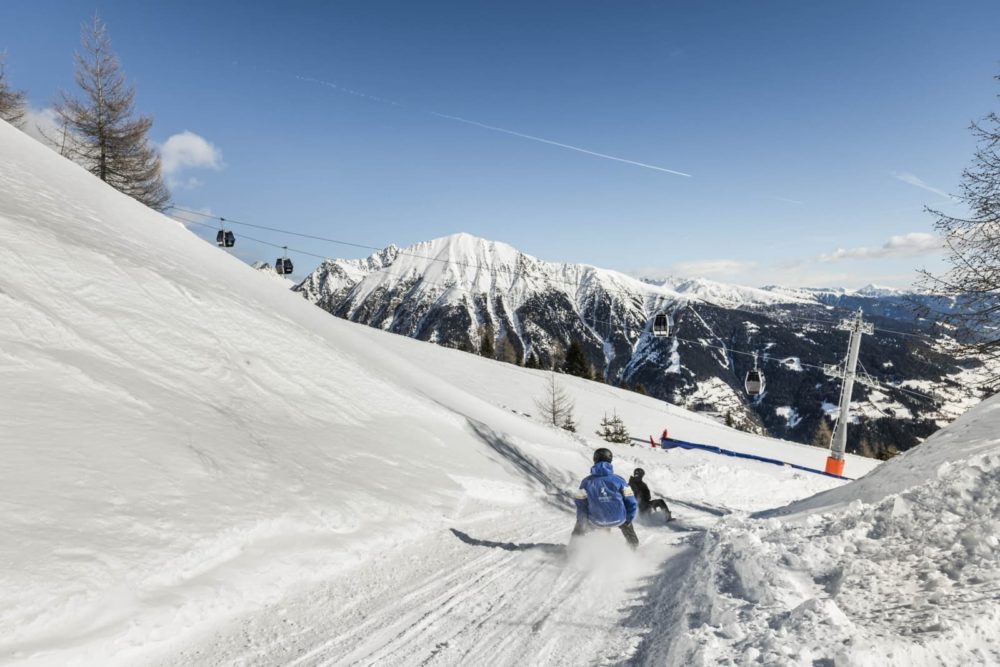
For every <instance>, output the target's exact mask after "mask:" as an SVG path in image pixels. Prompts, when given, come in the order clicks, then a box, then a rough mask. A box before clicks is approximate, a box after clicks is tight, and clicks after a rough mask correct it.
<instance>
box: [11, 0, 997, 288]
mask: <svg viewBox="0 0 1000 667" xmlns="http://www.w3.org/2000/svg"><path fill="white" fill-rule="evenodd" d="M95 10H97V11H99V13H100V15H101V17H102V18H103V19H104V20H105V21H106V23H107V24H108V27H109V30H110V32H111V37H112V40H113V43H114V46H115V49H116V51H117V52H118V54H119V55H120V57H121V59H122V62H123V65H124V70H125V72H126V74H127V75H128V77H129V78H130V79H131V80H132V81H133V82H134V83H135V84H136V86H137V88H138V98H137V104H138V108H139V110H140V111H141V112H143V113H148V114H151V115H153V116H154V118H155V124H154V127H153V139H154V140H156V141H157V142H158V143H160V144H163V145H164V146H165V151H166V147H169V149H170V150H169V151H168V152H169V166H170V168H171V171H170V174H169V178H170V181H171V182H172V183H173V184H174V186H175V187H174V200H175V203H177V204H179V205H182V206H186V207H190V208H194V209H204V210H210V211H212V212H214V213H216V214H219V215H223V216H226V217H230V218H234V219H237V220H246V221H248V222H255V223H258V224H263V225H269V226H275V227H284V228H290V229H294V230H297V231H301V232H305V233H310V234H317V235H322V236H329V237H334V238H338V239H343V240H347V241H352V242H356V243H361V244H365V245H371V246H383V245H387V244H389V243H396V244H398V245H408V244H411V243H414V242H417V241H420V240H426V239H429V238H434V237H438V236H442V235H445V234H449V233H452V232H456V231H466V232H469V233H473V234H477V235H480V236H485V237H487V238H492V239H496V240H500V241H504V242H507V243H510V244H511V245H514V246H516V247H518V248H520V249H522V250H524V251H526V252H529V253H531V254H534V255H536V256H539V257H541V258H543V259H548V260H560V261H572V262H585V263H590V264H595V265H598V266H603V267H607V268H613V269H619V270H624V271H630V272H638V273H642V274H649V275H658V274H664V273H668V272H672V273H675V274H684V275H706V276H708V277H711V278H715V279H718V280H723V281H731V282H743V283H747V284H768V283H784V284H797V285H833V284H837V285H845V286H853V287H857V286H860V285H863V284H865V283H867V282H878V283H881V284H889V285H897V286H901V285H905V284H907V283H909V282H910V281H911V280H912V277H913V272H914V269H915V268H916V267H919V266H929V267H936V266H938V265H939V260H938V259H937V256H936V255H935V246H936V243H935V241H934V240H933V238H932V237H931V236H930V235H931V234H932V232H933V230H932V219H931V217H930V216H928V215H927V214H925V213H923V212H922V207H923V206H924V205H925V204H929V205H933V206H943V207H951V209H950V210H955V211H957V210H958V209H955V208H954V204H953V203H952V202H951V201H950V200H949V199H947V198H946V197H945V196H943V194H942V193H947V192H955V191H956V189H957V186H958V182H959V175H960V173H961V170H962V168H963V167H965V166H966V165H967V164H968V163H969V160H970V158H971V155H972V151H973V147H974V144H973V140H972V137H971V135H970V134H969V132H968V130H967V126H968V124H969V122H970V121H971V120H973V119H975V118H979V117H981V116H983V115H985V114H986V113H987V112H988V111H990V110H995V109H997V107H998V106H1000V105H998V102H997V99H996V94H997V93H998V92H1000V84H997V82H995V81H993V79H992V77H993V76H994V75H996V74H997V73H1000V3H998V2H995V0H989V1H987V0H983V1H969V2H949V3H942V2H920V1H916V2H915V1H905V2H904V1H900V2H871V1H867V2H860V1H858V2H823V3H806V2H799V1H787V2H753V3H749V2H704V1H696V0H690V1H683V2H629V3H608V2H583V1H575V2H513V1H508V2H489V3H486V2H422V3H417V2H374V1H367V2H323V3H321V2H283V3H277V2H275V3H260V2H258V3H242V2H214V3H208V2H180V1H178V2H126V1H121V2H119V1H106V0H91V1H90V2H79V1H76V0H61V1H56V0H32V1H17V0H12V1H9V2H4V3H0V49H5V50H6V51H7V72H8V76H9V78H10V82H11V83H12V84H13V85H15V86H16V87H19V88H24V89H26V90H27V91H28V95H29V99H30V102H31V104H32V106H33V107H34V108H35V109H36V111H38V112H39V114H38V115H37V116H36V117H38V118H44V111H43V110H44V109H45V108H47V107H49V106H50V105H51V103H52V102H53V100H54V99H55V98H56V95H57V92H58V91H59V90H60V89H66V90H72V89H73V80H72V76H73V66H72V55H73V52H74V51H75V50H76V49H78V45H79V28H80V24H81V23H82V22H84V21H86V20H87V19H88V18H89V17H90V16H92V14H93V12H94V11H95ZM321 82H327V83H330V84H334V86H336V87H334V86H330V85H325V84H324V83H321ZM449 117H450V118H449ZM458 119H464V121H472V123H470V122H463V121H462V120H458ZM473 123H480V124H482V125H487V126H491V127H494V128H502V129H505V130H509V131H511V132H516V133H520V134H526V135H531V136H533V137H537V138H541V139H545V140H548V141H552V142H557V143H562V144H566V145H570V146H573V147H577V148H581V149H584V150H587V151H591V152H595V153H602V154H605V155H607V156H613V157H618V158H622V159H625V160H629V161H632V162H638V163H642V164H645V165H650V166H655V167H660V168H663V169H669V170H674V171H679V172H683V173H686V174H690V177H687V176H680V175H676V174H672V173H668V172H666V171H661V170H659V169H653V168H649V167H644V166H639V165H635V164H630V163H626V162H621V161H617V160H612V159H609V158H606V157H599V156H596V155H592V154H588V153H584V152H580V151H577V150H570V149H568V148H564V147H560V146H556V145H553V144H550V143H543V142H541V141H537V140H533V139H528V138H524V137H520V136H515V135H513V134H509V133H505V132H501V131H497V130H492V129H487V128H486V127H483V126H482V125H475V124H473ZM185 133H189V134H185ZM236 231H237V233H239V231H240V230H239V229H237V230H236ZM253 235H254V236H256V237H258V238H261V239H264V240H268V241H272V242H277V243H280V244H284V243H288V244H289V245H292V246H293V247H299V248H303V249H306V250H309V251H310V252H315V253H318V254H321V255H327V256H339V257H356V256H359V255H361V254H363V253H362V252H361V251H359V250H356V249H352V248H350V247H340V246H336V245H331V244H325V243H320V242H311V241H306V240H302V239H291V240H290V239H287V238H285V239H284V240H282V239H283V237H281V236H280V235H277V234H272V233H269V232H264V231H255V232H254V233H253ZM239 247H240V251H241V255H242V256H244V257H247V258H261V259H269V260H273V256H274V254H275V251H274V250H273V249H272V248H268V247H261V246H257V245H255V244H252V243H250V242H241V243H239ZM297 259H299V261H298V263H297V266H298V267H299V268H300V269H302V270H305V269H308V268H311V266H313V265H314V264H315V262H316V260H314V259H312V258H309V257H304V256H303V257H299V258H297Z"/></svg>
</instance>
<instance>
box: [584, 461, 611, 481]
mask: <svg viewBox="0 0 1000 667" xmlns="http://www.w3.org/2000/svg"><path fill="white" fill-rule="evenodd" d="M590 474H591V475H593V476H594V477H607V476H608V475H614V474H615V469H614V468H612V467H611V464H610V463H608V462H607V461H599V462H597V463H595V464H594V467H592V468H591V469H590Z"/></svg>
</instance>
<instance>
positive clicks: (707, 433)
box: [0, 123, 1000, 665]
mask: <svg viewBox="0 0 1000 667" xmlns="http://www.w3.org/2000/svg"><path fill="white" fill-rule="evenodd" d="M496 252H497V257H498V258H499V259H503V256H504V253H505V250H504V249H503V248H501V247H498V248H497V249H496ZM0 262H2V264H3V266H4V269H3V271H0V315H2V316H0V406H2V409H0V447H2V451H3V452H4V465H3V466H0V488H3V494H2V497H0V502H2V504H3V512H2V513H0V531H2V533H3V535H4V536H5V537H6V538H7V539H5V540H3V541H2V542H0V562H3V563H4V567H3V568H2V569H0V589H2V590H3V592H4V596H3V598H4V605H2V606H0V663H4V664H7V663H9V664H27V665H92V664H100V665H181V664H183V665H187V664H255V665H256V664H261V665H315V664H429V665H458V664H463V665H464V664H512V665H513V664H566V665H570V664H574V665H575V664H593V663H609V664H617V663H621V662H629V663H632V664H678V665H680V664H702V665H714V664H720V663H726V662H730V663H732V664H745V663H746V661H747V660H749V661H750V663H751V664H753V663H755V662H756V663H760V664H809V665H812V664H840V663H841V662H844V663H845V664H919V663H921V662H924V663H930V662H932V661H935V660H936V661H938V662H945V663H949V664H950V663H952V662H955V661H957V658H958V657H961V658H962V661H963V662H965V663H972V664H975V663H982V664H988V663H989V662H990V661H991V660H993V659H995V657H996V648H995V646H996V644H995V640H994V639H993V637H995V636H996V635H997V632H996V630H997V628H996V627H995V626H996V620H997V616H996V604H995V602H996V586H995V585H994V582H995V578H996V574H995V573H996V572H997V571H998V568H997V567H996V563H995V559H994V556H993V554H995V553H996V552H997V550H996V548H995V547H996V546H997V542H996V535H997V534H998V532H1000V530H998V527H997V525H996V516H997V504H996V493H997V492H996V489H997V486H998V485H997V484H996V482H997V479H996V470H997V466H996V461H997V452H996V446H995V444H994V441H992V440H991V439H990V437H991V436H990V435H989V433H990V432H991V431H995V430H996V429H995V425H996V421H997V418H996V416H995V406H996V405H997V404H996V403H995V402H990V403H986V404H984V405H983V406H981V407H979V408H977V409H976V410H974V411H973V412H971V413H970V414H969V415H967V416H966V417H964V418H963V419H961V420H960V421H959V422H957V423H956V424H955V425H954V426H952V427H949V428H948V429H946V430H944V431H942V432H941V433H940V434H938V435H937V436H935V437H934V438H932V439H930V440H929V441H928V442H927V443H925V445H924V446H922V447H920V448H917V449H916V450H914V451H913V452H911V453H907V454H906V455H904V456H902V457H899V458H898V459H896V460H894V461H892V462H890V463H889V464H887V465H884V466H882V467H876V463H875V462H874V461H871V460H866V459H860V458H858V457H849V459H848V464H847V474H848V475H851V476H858V477H860V476H862V475H864V474H865V473H868V472H869V471H872V470H874V472H871V474H870V476H869V477H866V478H863V479H861V480H860V481H858V482H854V483H850V484H844V483H843V482H840V481H837V480H833V479H830V478H827V477H823V476H820V475H814V474H809V473H806V472H803V471H799V470H795V469H792V468H790V467H781V466H774V465H770V464H766V463H760V462H754V461H745V460H739V459H732V458H728V457H721V456H717V455H713V454H708V453H705V452H697V451H679V450H670V451H663V450H661V449H654V448H651V447H649V446H648V445H647V444H646V443H647V438H648V436H650V435H652V436H656V435H658V434H659V433H660V431H662V430H663V429H664V428H668V429H669V431H670V434H671V435H672V436H674V437H677V438H682V439H686V440H692V441H695V442H704V443H707V444H715V445H719V446H724V447H727V448H730V449H734V450H738V451H744V452H747V453H754V454H760V455H764V456H768V457H772V458H779V459H783V460H786V461H789V462H796V463H801V464H803V465H808V466H813V467H822V465H823V460H824V459H825V456H826V452H825V451H824V450H822V449H817V448H813V447H808V446H804V445H799V444H795V443H791V442H782V441H777V440H772V439H768V438H763V437H759V436H755V435H752V434H748V433H743V432H739V431H734V430H732V429H728V428H726V427H724V426H721V425H720V424H718V423H717V422H716V421H715V420H713V419H710V418H708V417H706V416H704V415H698V414H694V413H690V412H687V411H685V410H682V409H680V408H677V407H674V406H671V405H667V404H664V403H663V402H662V401H658V400H656V399H653V398H650V397H647V396H641V395H639V394H636V393H632V392H626V391H622V390H620V389H616V388H614V387H610V386H607V385H604V384H601V383H597V382H587V381H584V380H580V379H578V378H572V377H566V376H555V378H556V381H557V382H558V383H559V385H560V386H561V387H562V388H563V389H564V390H565V391H566V392H567V393H568V394H569V396H570V397H571V398H572V400H573V401H574V403H575V408H574V410H575V415H576V418H577V421H578V423H579V431H578V433H577V434H570V433H567V432H565V431H562V430H559V429H554V428H552V427H549V426H546V425H544V424H542V423H541V421H540V418H539V417H540V415H539V409H538V406H537V405H536V400H537V399H538V398H540V397H541V396H542V395H543V393H544V391H545V386H546V383H547V382H548V381H549V380H550V378H551V377H552V376H551V374H549V373H546V372H543V371H537V370H529V369H524V368H519V367H517V366H514V365H511V364H506V363H502V362H499V361H492V360H487V359H483V358H481V357H478V356H476V355H471V354H467V353H463V352H460V351H457V350H451V349H446V348H443V347H439V346H434V345H428V344H426V343H423V342H420V341H416V340H413V339H410V338H407V337H404V336H395V335H392V334H389V333H386V332H381V331H377V330H374V329H372V328H369V327H365V326H361V325H358V324H354V323H351V322H347V321H344V320H341V319H338V318H333V317H330V316H329V314H328V313H326V312H324V311H323V310H321V309H319V308H316V307H314V306H313V305H312V304H310V303H308V302H307V301H305V300H304V299H302V298H301V297H300V296H298V295H296V294H295V293H292V292H290V291H289V290H288V289H287V287H286V285H285V283H284V281H283V280H280V279H278V280H276V279H275V277H274V276H272V275H267V274H263V273H262V272H260V271H255V270H254V269H252V268H251V267H248V266H246V265H245V264H243V263H241V262H240V261H238V260H237V259H236V258H234V257H232V256H231V255H229V254H227V253H225V252H224V251H222V250H219V249H218V248H216V247H214V246H213V245H211V244H206V243H204V242H203V241H201V240H200V239H198V238H197V237H196V236H195V235H193V234H192V233H191V232H189V231H188V230H187V229H185V228H184V227H183V226H182V225H180V224H178V223H176V222H173V221H171V220H170V219H168V218H165V217H164V216H161V215H159V214H157V213H155V212H153V211H150V210H149V209H146V208H145V207H143V206H141V205H139V204H137V203H136V202H134V201H132V200H130V199H128V198H127V197H125V196H123V195H121V194H120V193H118V192H115V191H114V190H112V189H111V188H109V187H107V186H105V185H104V184H102V183H100V182H98V181H97V180H95V179H94V178H93V177H92V176H91V175H90V174H88V173H86V172H85V171H84V170H82V169H80V168H79V167H77V166H75V165H73V164H71V163H69V162H67V161H65V160H64V159H62V158H61V157H60V156H58V155H57V154H55V153H53V152H51V151H49V150H48V149H45V148H44V147H42V146H41V145H39V144H37V143H35V142H34V141H33V140H31V139H29V138H28V137H26V136H24V135H22V134H21V133H19V132H17V131H15V130H14V129H12V128H11V127H10V126H8V125H6V124H4V123H0ZM362 268H363V267H360V266H359V267H358V269H359V270H361V269H362ZM611 413H614V414H618V415H620V416H622V417H623V419H624V421H625V423H626V425H627V426H628V428H629V429H630V431H631V432H632V435H633V436H634V437H635V440H634V441H633V443H632V445H633V446H629V445H612V448H613V449H614V452H615V465H616V469H617V470H618V471H619V472H621V473H624V474H625V475H628V473H629V472H631V470H632V469H633V468H634V467H636V466H642V467H643V468H645V469H646V470H647V481H648V483H649V484H650V486H651V487H652V488H653V490H654V492H655V493H657V495H661V496H663V497H665V498H666V499H667V502H668V503H669V504H670V506H671V509H672V510H673V512H674V514H675V516H676V519H677V520H676V521H675V522H673V523H670V524H665V523H664V522H662V517H655V518H653V519H648V520H647V519H642V520H640V521H639V522H638V527H637V532H638V534H639V538H640V548H639V550H638V551H637V552H635V553H632V552H630V551H628V550H627V548H625V546H624V543H623V541H622V540H621V539H620V535H617V534H616V533H611V534H601V533H598V534H595V535H591V536H588V537H586V538H584V539H583V541H581V542H580V543H578V545H577V546H576V547H575V548H574V549H573V550H567V548H566V543H567V540H568V537H569V532H570V529H571V528H572V525H573V520H574V514H573V511H572V503H571V495H572V492H573V490H574V488H575V487H576V485H577V483H578V481H579V479H580V478H581V477H582V476H583V475H585V474H586V473H587V471H588V468H589V465H590V456H591V452H592V451H593V449H594V448H595V447H597V446H599V445H602V444H605V443H603V441H600V440H598V439H597V438H596V437H595V436H593V435H592V434H593V431H594V429H595V428H596V427H597V425H598V423H599V421H600V420H601V418H602V417H603V416H604V415H605V414H611ZM924 452H929V453H924ZM820 492H826V495H819V496H814V497H813V498H812V499H807V500H804V499H805V498H806V497H808V496H812V495H813V494H816V493H820ZM886 493H889V494H896V495H890V496H888V497H885V496H884V494H886ZM880 494H881V495H880ZM797 501H800V502H799V504H795V503H796V502H797ZM780 508H785V509H780ZM768 512H770V513H769V514H767V515H766V517H765V518H755V515H754V513H768ZM782 512H784V513H782ZM934 516H936V517H937V518H938V519H939V520H938V521H937V523H933V522H932V521H931V518H932V517H934ZM872 582H875V584H873V583H872ZM991 610H992V612H991ZM991 613H992V615H991ZM581 628H585V629H586V631H585V632H582V631H581ZM827 639H830V640H831V641H829V642H828V641H827ZM907 660H909V661H910V662H907Z"/></svg>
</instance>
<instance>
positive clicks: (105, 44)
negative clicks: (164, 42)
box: [56, 16, 170, 210]
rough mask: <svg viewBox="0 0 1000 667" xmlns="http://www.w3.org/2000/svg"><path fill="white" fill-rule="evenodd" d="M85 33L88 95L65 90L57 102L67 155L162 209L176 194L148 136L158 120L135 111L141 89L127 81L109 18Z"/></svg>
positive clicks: (81, 72)
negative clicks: (114, 46) (73, 94)
mask: <svg viewBox="0 0 1000 667" xmlns="http://www.w3.org/2000/svg"><path fill="white" fill-rule="evenodd" d="M81 32H82V35H81V42H82V45H83V53H82V54H80V53H77V54H76V83H77V85H79V86H80V89H81V90H82V91H83V97H82V98H75V97H71V96H69V95H67V94H66V93H63V94H62V95H61V99H60V101H59V103H58V104H57V105H56V110H57V111H58V113H59V116H60V117H61V118H62V121H63V123H64V124H65V127H66V129H67V130H68V133H67V145H66V147H65V149H64V150H65V154H66V155H67V156H68V157H70V158H71V159H73V160H74V161H76V162H78V163H79V164H82V165H83V166H84V167H86V168H87V170H89V171H90V173H92V174H94V175H95V176H97V177H98V178H99V179H101V180H102V181H104V182H106V183H107V184H108V185H111V186H112V187H114V188H116V189H117V190H120V191H121V192H124V193H125V194H127V195H129V196H130V197H133V198H135V199H137V200H139V201H140V202H142V203H143V204H145V205H146V206H149V207H150V208H154V209H157V210H162V209H163V208H164V207H165V206H166V205H167V203H168V202H169V201H170V193H169V192H168V191H167V187H166V185H164V183H163V175H162V173H161V170H160V156H159V154H158V153H157V151H156V149H155V148H154V147H153V146H152V145H151V144H150V142H149V139H148V138H147V136H146V134H147V133H148V132H149V128H150V127H151V126H152V125H153V119H152V118H150V117H149V116H136V115H135V111H134V108H135V88H134V87H133V86H130V85H128V83H127V82H126V81H125V76H124V74H122V71H121V62H120V61H119V60H118V56H117V55H115V54H114V52H113V51H112V50H111V38H110V37H109V36H108V29H107V26H105V25H104V22H103V21H101V19H100V18H99V17H97V16H94V19H93V21H91V22H90V23H89V24H84V25H83V28H82V31H81Z"/></svg>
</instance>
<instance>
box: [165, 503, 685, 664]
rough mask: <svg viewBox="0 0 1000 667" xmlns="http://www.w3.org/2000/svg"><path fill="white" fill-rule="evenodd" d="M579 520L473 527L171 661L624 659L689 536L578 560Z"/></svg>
mask: <svg viewBox="0 0 1000 667" xmlns="http://www.w3.org/2000/svg"><path fill="white" fill-rule="evenodd" d="M567 519H569V521H570V523H569V524H568V523H567ZM571 521H572V519H571V518H570V517H567V515H566V514H565V513H563V512H557V511H541V512H537V513H533V514H529V515H528V516H524V515H523V514H522V515H514V514H506V513H505V514H496V513H492V514H489V515H487V516H482V515H481V516H480V517H479V518H478V519H475V520H466V521H463V522H460V525H461V527H462V530H457V529H454V530H451V531H441V532H439V533H436V534H435V535H433V536H430V537H428V538H425V539H424V540H421V541H419V542H416V543H410V544H405V545H399V546H398V547H394V548H392V549H388V550H385V551H383V552H382V553H380V554H378V555H375V556H374V557H373V558H372V560H371V561H369V562H368V563H365V564H363V565H361V566H359V567H357V568H355V569H353V570H351V571H348V572H345V573H344V574H343V575H342V576H340V577H337V578H336V579H335V580H331V581H328V582H325V583H323V584H321V585H320V586H316V585H315V584H313V585H311V586H303V587H302V588H301V589H300V590H298V591H297V592H294V593H291V594H289V595H288V596H286V597H285V598H284V599H282V600H281V601H280V602H278V603H275V604H272V605H268V606H267V607H265V608H263V609H259V610H258V611H257V612H254V613H252V614H249V615H245V616H242V617H240V618H237V619H234V620H233V621H232V622H230V623H229V624H227V625H226V626H224V627H221V628H220V627H216V628H213V629H211V630H208V631H207V632H206V633H205V634H204V635H203V636H202V637H201V638H200V640H198V641H196V642H194V643H193V644H192V643H189V642H185V643H186V644H187V645H186V646H185V648H184V649H183V650H182V651H180V652H177V651H175V652H173V654H172V655H171V656H170V657H169V658H167V659H165V660H163V661H162V662H161V663H158V664H164V665H175V664H189V663H191V662H197V663H198V664H213V665H289V666H295V667H317V666H319V665H338V666H339V665H356V666H367V665H379V666H381V665H428V666H438V665H473V664H474V665H515V664H516V665H521V664H546V665H579V664H614V663H620V662H622V661H623V660H627V659H628V656H629V654H630V653H631V652H632V651H634V650H635V648H636V647H637V646H638V645H639V643H640V641H641V635H642V634H643V633H644V632H645V628H642V627H637V626H636V625H635V624H634V623H624V622H623V620H624V619H625V616H626V615H627V614H629V613H631V611H632V610H634V609H635V607H636V606H637V605H641V604H643V603H642V598H643V591H644V589H645V588H647V587H648V584H649V583H650V581H652V580H653V577H654V576H655V572H656V571H657V569H658V568H659V567H660V565H661V563H662V562H663V561H664V560H665V559H667V558H669V557H670V556H671V555H672V554H674V553H676V552H677V551H679V550H680V548H681V547H680V543H681V542H682V541H683V540H684V539H685V536H684V535H679V534H677V533H673V532H670V531H664V530H658V529H653V528H643V527H640V529H639V530H640V539H641V540H642V541H643V544H642V547H641V548H640V549H639V552H638V553H632V552H631V551H630V550H629V549H628V548H627V547H626V545H625V542H624V540H623V539H622V538H621V535H620V534H618V531H612V532H611V533H608V534H602V535H599V536H595V537H594V538H593V541H592V542H588V541H587V540H590V539H591V538H589V537H588V538H585V540H584V545H585V546H586V545H587V544H590V546H591V547H595V548H594V549H590V548H584V549H580V548H574V550H573V553H572V554H567V553H566V550H565V548H564V547H563V545H564V544H565V542H566V541H567V540H568V538H569V533H570V529H571V527H572V525H571ZM487 538H488V539H487ZM494 540H498V541H494ZM581 552H582V553H581Z"/></svg>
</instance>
